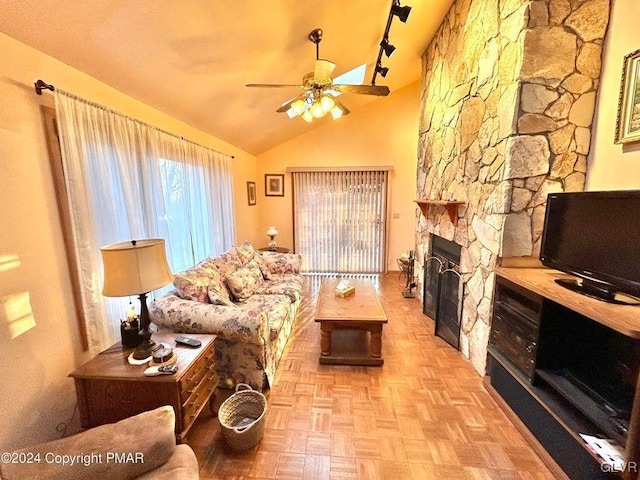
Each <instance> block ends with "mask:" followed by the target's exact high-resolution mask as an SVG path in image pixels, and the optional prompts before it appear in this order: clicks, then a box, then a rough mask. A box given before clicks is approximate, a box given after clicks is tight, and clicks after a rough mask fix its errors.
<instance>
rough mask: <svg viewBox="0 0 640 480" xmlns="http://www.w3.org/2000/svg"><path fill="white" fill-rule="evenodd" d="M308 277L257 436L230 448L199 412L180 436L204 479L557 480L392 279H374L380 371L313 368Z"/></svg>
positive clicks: (314, 283) (314, 288) (313, 292)
mask: <svg viewBox="0 0 640 480" xmlns="http://www.w3.org/2000/svg"><path fill="white" fill-rule="evenodd" d="M305 282H306V285H305V290H306V292H305V300H304V301H303V303H302V305H301V307H300V311H299V314H298V319H297V321H296V324H295V327H294V331H293V333H292V335H291V337H290V339H289V342H288V344H287V348H286V350H285V353H284V355H283V358H282V360H281V362H280V364H279V366H278V370H277V374H276V380H275V382H274V385H273V387H272V388H271V390H270V391H268V392H265V394H266V395H267V398H268V403H269V407H268V408H269V410H268V413H267V419H266V429H265V435H264V438H263V439H262V441H261V443H260V444H259V445H258V447H256V448H255V449H254V450H251V451H249V452H245V453H234V452H232V451H230V450H229V448H228V447H227V446H226V445H225V444H224V441H223V440H222V436H221V433H220V426H219V424H218V421H217V419H216V418H213V417H212V416H211V415H210V414H208V413H206V412H203V414H201V415H200V418H199V419H198V420H197V421H196V424H195V425H194V427H193V428H192V429H191V431H190V433H189V436H188V437H187V443H188V444H189V445H191V447H192V448H193V449H194V451H195V452H196V456H197V457H198V461H199V463H200V475H201V478H202V479H203V480H212V479H229V480H233V479H245V478H246V479H253V480H255V479H273V478H276V479H282V480H287V479H305V480H307V479H308V480H314V479H318V480H325V479H335V480H338V479H340V480H346V479H387V478H388V479H415V480H418V479H420V480H422V479H438V480H447V479H452V480H467V479H468V480H490V479H491V480H498V479H500V480H507V479H509V480H511V479H513V480H552V479H553V478H554V477H553V476H552V475H551V473H550V472H549V471H548V469H547V468H546V467H545V466H544V464H543V463H542V462H541V460H540V459H539V458H538V457H537V456H536V454H535V453H534V452H533V450H532V449H531V448H530V447H529V446H528V445H527V443H526V442H525V440H524V438H523V437H522V435H521V434H520V433H519V432H518V431H517V430H516V428H515V427H514V426H513V424H512V423H511V422H510V421H509V420H508V419H507V417H506V416H505V415H504V414H503V412H502V411H501V410H500V409H499V408H498V406H497V405H496V403H495V402H494V401H493V400H492V399H491V398H490V396H489V394H488V393H487V392H486V391H485V390H484V388H483V386H482V379H481V378H480V376H479V375H478V374H477V373H476V372H475V371H474V370H473V368H472V367H471V364H469V363H468V362H467V361H466V360H465V359H464V358H463V356H462V355H461V354H460V353H459V352H457V351H456V350H454V349H453V348H451V347H450V346H449V345H448V344H447V343H445V342H444V341H443V340H442V339H440V338H438V337H435V336H434V335H433V330H434V325H433V322H432V320H430V319H429V318H428V317H426V316H424V315H423V314H422V307H421V304H420V301H419V300H417V299H405V298H403V297H402V295H401V293H400V292H401V290H402V289H403V286H404V284H403V282H402V280H400V279H398V275H397V274H394V273H391V274H388V275H386V276H383V277H381V278H380V279H379V281H378V282H377V285H378V287H379V291H380V294H381V295H380V299H381V302H382V305H383V307H384V309H385V311H386V313H387V316H388V318H389V323H388V324H387V325H386V326H385V328H384V332H383V338H382V355H383V358H384V361H385V363H384V366H383V367H351V366H334V365H319V364H318V355H319V352H320V328H319V325H318V324H317V323H315V322H314V321H313V313H314V310H315V303H316V300H317V292H318V280H317V279H316V278H307V279H306V281H305ZM221 396H223V395H221ZM219 400H222V399H219Z"/></svg>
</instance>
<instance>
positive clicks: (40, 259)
mask: <svg viewBox="0 0 640 480" xmlns="http://www.w3.org/2000/svg"><path fill="white" fill-rule="evenodd" d="M0 63H1V64H2V69H1V71H0V99H1V100H0V365H1V366H2V395H0V411H1V412H2V421H1V422H0V451H2V450H3V449H7V448H12V447H18V446H22V445H25V444H28V443H32V442H35V441H41V440H49V439H53V438H57V437H58V436H59V433H57V432H56V426H57V425H58V423H60V422H63V421H68V420H69V418H70V417H71V414H72V411H73V406H74V403H75V390H74V387H73V382H72V380H71V379H69V378H67V375H68V374H69V373H70V372H71V371H72V370H74V369H75V368H76V366H78V365H79V364H80V363H81V362H82V361H84V360H86V359H87V354H86V353H83V352H82V351H81V348H80V339H79V335H78V329H77V322H76V318H75V316H74V313H73V312H74V309H73V302H72V295H73V292H72V291H71V286H70V281H69V274H68V269H67V264H66V260H65V252H64V245H63V240H62V237H61V230H60V222H59V219H58V213H57V207H56V199H55V196H54V189H53V183H52V178H51V171H50V168H49V158H48V156H47V149H46V143H45V137H44V130H43V125H42V119H41V115H40V105H48V106H53V96H52V95H51V94H50V93H49V92H45V93H44V94H43V95H42V96H38V95H36V94H35V91H34V88H33V82H34V81H35V80H36V79H38V78H42V79H43V80H45V81H46V82H49V83H52V84H54V85H57V86H59V87H60V88H63V89H65V90H67V91H71V92H74V93H76V94H77V95H80V96H82V97H85V98H88V99H91V100H93V101H95V102H98V103H101V104H104V105H107V106H109V107H110V108H112V109H114V110H118V111H120V112H122V113H124V114H126V115H130V116H133V117H136V118H139V119H140V120H142V121H145V122H148V123H150V124H152V125H156V126H158V127H160V128H162V129H164V130H167V131H170V132H172V133H175V134H177V135H182V136H184V137H185V138H188V139H190V140H193V141H194V142H197V143H201V144H203V145H207V146H209V147H212V148H214V149H216V150H219V151H222V152H224V153H227V154H231V155H234V156H235V160H234V161H233V174H234V185H235V204H236V210H237V218H236V232H237V235H236V238H237V239H238V240H239V241H242V240H243V239H245V238H248V239H250V240H252V241H257V240H258V239H257V238H254V237H253V235H254V233H255V232H256V230H257V225H258V221H257V218H258V214H257V209H256V207H248V206H247V196H246V181H247V180H254V181H257V180H256V178H257V177H256V174H257V172H256V160H255V157H253V156H252V155H249V154H247V153H245V152H243V151H240V150H238V149H237V148H235V147H233V146H231V145H228V144H226V143H224V142H222V141H220V140H218V139H216V138H214V137H212V136H210V135H207V134H205V133H203V132H201V131H198V130H196V129H194V128H192V127H190V126H188V125H186V124H184V123H181V122H179V121H177V120H175V119H173V118H171V117H169V116H167V115H165V114H162V113H161V112H159V111H157V110H155V109H153V108H151V107H149V106H148V105H145V104H143V103H141V102H139V101H136V100H134V99H132V98H130V97H128V96H126V95H124V94H122V93H120V92H118V91H116V90H114V89H113V88H111V87H108V86H107V85H105V84H103V83H101V82H98V81H97V80H95V79H94V78H92V77H89V76H88V75H85V74H83V73H81V72H79V71H78V70H75V69H73V68H71V67H69V66H68V65H65V64H63V63H61V62H59V61H57V60H55V59H54V58H52V57H50V56H47V55H45V54H43V53H41V52H39V51H37V50H34V49H32V48H30V47H27V46H25V45H24V44H22V43H20V42H17V41H16V40H14V39H12V38H10V37H8V36H6V35H4V34H1V33H0ZM7 257H9V258H12V259H13V260H14V261H12V262H11V261H10V262H6V259H7ZM24 292H28V294H29V296H30V304H31V308H32V311H33V317H34V318H35V322H36V325H35V327H33V328H31V329H29V330H27V331H25V332H24V333H22V334H21V335H19V336H17V337H16V338H13V339H12V338H11V334H10V331H9V328H8V324H7V318H8V317H9V316H11V314H9V313H8V312H5V306H6V305H7V302H8V300H9V299H10V298H14V296H15V295H16V294H21V293H24ZM74 426H76V427H77V418H76V422H74Z"/></svg>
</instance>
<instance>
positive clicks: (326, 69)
mask: <svg viewBox="0 0 640 480" xmlns="http://www.w3.org/2000/svg"><path fill="white" fill-rule="evenodd" d="M335 68H336V64H335V63H333V62H330V61H329V60H316V64H315V67H314V69H313V81H314V82H316V83H317V84H318V85H326V84H328V83H331V74H332V73H333V70H334V69H335Z"/></svg>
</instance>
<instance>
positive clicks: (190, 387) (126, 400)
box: [69, 333, 218, 442]
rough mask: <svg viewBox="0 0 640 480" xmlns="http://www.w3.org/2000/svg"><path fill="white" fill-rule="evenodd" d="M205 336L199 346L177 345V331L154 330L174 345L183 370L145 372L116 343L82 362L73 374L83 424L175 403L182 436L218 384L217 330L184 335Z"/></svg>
mask: <svg viewBox="0 0 640 480" xmlns="http://www.w3.org/2000/svg"><path fill="white" fill-rule="evenodd" d="M184 336H188V337H192V338H195V339H198V340H200V341H201V342H202V346H200V347H199V348H192V347H186V346H182V345H180V346H177V345H176V343H175V341H174V338H175V337H176V334H175V333H154V334H153V340H154V341H155V342H156V343H163V344H165V345H167V346H169V347H171V348H173V353H174V355H176V357H177V360H176V365H177V366H178V373H176V374H175V375H158V376H155V377H145V375H144V371H145V369H146V368H147V367H148V365H147V364H144V365H130V364H129V362H128V361H127V357H128V356H129V354H130V353H131V352H132V351H133V349H131V348H123V347H122V345H121V344H120V343H117V344H115V345H113V346H111V347H110V348H108V349H106V350H105V351H103V352H101V353H99V354H98V355H97V356H96V357H94V358H93V359H91V360H90V361H88V362H87V363H85V364H84V365H82V366H81V367H80V368H78V369H77V370H75V371H74V372H73V373H71V374H70V375H69V376H70V377H73V379H74V381H75V385H76V395H77V397H78V410H79V412H80V421H81V423H82V426H83V427H84V428H91V427H96V426H98V425H103V424H105V423H113V422H117V421H119V420H122V419H124V418H127V417H131V416H133V415H137V414H138V413H141V412H144V411H147V410H153V409H154V408H157V407H161V406H163V405H171V406H173V409H174V410H175V413H176V438H177V440H178V442H182V440H183V439H184V437H185V436H186V435H187V432H188V431H189V428H191V425H193V422H194V421H195V419H196V417H197V416H198V415H199V414H200V412H201V411H202V410H203V408H204V407H205V405H206V404H207V401H209V404H210V408H211V406H212V404H213V400H214V399H213V397H212V395H213V392H214V390H215V388H216V387H217V385H218V375H217V373H216V370H215V350H214V345H213V341H214V339H215V338H216V336H215V335H200V334H198V335H195V334H189V335H184Z"/></svg>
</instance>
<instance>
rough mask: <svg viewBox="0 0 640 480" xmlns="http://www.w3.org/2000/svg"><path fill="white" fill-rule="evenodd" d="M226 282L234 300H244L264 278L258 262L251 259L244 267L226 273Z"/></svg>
mask: <svg viewBox="0 0 640 480" xmlns="http://www.w3.org/2000/svg"><path fill="white" fill-rule="evenodd" d="M226 282H227V286H228V287H229V291H230V292H231V294H232V295H233V296H234V298H235V299H236V301H238V302H244V301H245V300H247V299H248V298H249V297H250V296H251V295H253V294H254V293H255V291H256V290H257V289H258V287H259V286H260V285H261V284H262V282H264V278H263V277H262V272H261V271H260V267H259V266H258V264H257V263H256V262H255V261H253V260H251V261H250V262H249V263H247V264H246V265H245V266H244V267H242V268H239V269H238V270H236V271H235V272H233V273H230V274H228V275H227V278H226Z"/></svg>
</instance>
